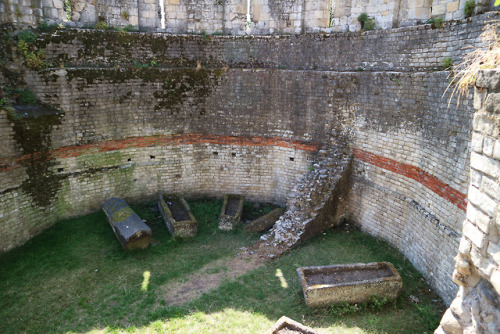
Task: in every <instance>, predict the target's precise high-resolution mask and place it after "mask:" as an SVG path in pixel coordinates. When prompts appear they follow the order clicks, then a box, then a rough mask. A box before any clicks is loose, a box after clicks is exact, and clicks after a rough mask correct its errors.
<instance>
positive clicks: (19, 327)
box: [0, 200, 444, 333]
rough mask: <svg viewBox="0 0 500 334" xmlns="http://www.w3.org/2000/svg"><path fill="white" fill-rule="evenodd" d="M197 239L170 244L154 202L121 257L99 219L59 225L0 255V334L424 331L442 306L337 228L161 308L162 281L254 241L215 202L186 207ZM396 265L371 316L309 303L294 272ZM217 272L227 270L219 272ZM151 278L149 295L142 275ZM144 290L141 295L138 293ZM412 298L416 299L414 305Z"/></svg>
mask: <svg viewBox="0 0 500 334" xmlns="http://www.w3.org/2000/svg"><path fill="white" fill-rule="evenodd" d="M190 205H191V208H192V211H193V213H194V215H195V216H196V218H197V220H198V223H199V234H198V236H197V237H195V238H193V239H190V240H176V239H172V238H171V237H170V236H169V235H168V233H167V231H166V229H165V226H164V225H163V222H162V221H161V220H160V219H159V213H158V212H157V211H156V210H155V208H154V205H153V204H152V203H146V204H140V205H135V206H133V208H134V210H136V212H137V213H138V214H139V216H141V217H142V218H143V219H145V220H146V221H147V223H148V224H149V225H150V227H151V228H152V231H153V238H154V242H153V244H152V246H150V247H149V248H148V249H147V250H144V251H137V252H132V253H125V252H123V251H122V249H121V247H120V245H119V243H118V241H117V240H116V239H115V236H114V234H113V232H112V230H111V228H110V227H109V225H108V223H107V222H106V219H105V216H104V214H103V213H102V212H97V213H94V214H91V215H88V216H84V217H80V218H77V219H72V220H67V221H61V222H59V223H58V224H56V225H55V226H54V227H53V228H51V229H49V230H47V231H45V232H44V233H42V234H41V235H39V236H38V237H36V238H34V239H32V240H31V241H29V242H28V243H27V244H26V245H24V246H23V247H20V248H18V249H15V250H13V251H11V252H9V253H7V254H4V255H2V256H0V266H1V267H2V270H1V272H0V282H1V283H0V318H1V319H4V320H3V321H2V322H0V332H2V333H18V332H28V333H66V332H88V331H93V330H95V331H98V330H100V329H102V330H104V331H109V332H144V331H151V332H182V333H188V332H193V333H200V332H207V333H208V332H210V333H214V332H219V333H239V332H241V333H256V332H262V331H265V330H267V329H269V328H270V327H271V325H272V324H273V323H274V322H275V321H276V320H277V319H278V318H280V317H281V316H283V315H286V316H288V317H290V318H292V319H294V320H297V321H299V322H302V323H304V324H306V325H308V326H311V327H315V328H321V329H322V330H321V332H325V333H327V332H353V333H354V332H359V333H364V332H369V333H371V332H373V333H402V332H404V333H423V332H429V333H430V332H432V330H433V329H434V328H435V327H437V325H438V322H439V319H440V316H441V314H442V312H444V306H443V304H442V302H441V301H440V299H439V298H438V297H437V296H436V295H435V294H434V293H433V292H432V291H430V290H429V287H428V286H427V285H426V283H425V282H424V281H423V279H422V278H421V276H420V274H419V273H418V272H417V271H416V270H415V269H414V268H413V267H412V265H411V264H410V263H409V262H408V261H407V260H406V259H405V258H404V257H403V256H402V255H400V254H399V253H398V252H397V251H396V250H395V249H393V248H392V247H390V246H388V245H387V244H385V243H384V242H381V241H378V240H376V239H374V238H372V237H370V236H367V235H365V234H363V233H361V232H359V231H357V230H346V229H344V228H336V229H334V230H331V231H329V232H328V233H327V234H324V235H320V236H319V237H316V238H314V239H312V240H310V241H308V242H307V243H305V244H304V245H302V246H301V247H299V248H298V249H295V250H293V251H292V252H290V253H288V254H286V255H284V256H282V257H281V258H280V259H277V260H275V261H273V262H270V263H267V264H266V265H264V266H262V267H260V268H257V269H255V270H253V271H251V272H249V273H248V274H246V275H243V276H241V277H239V278H238V279H236V280H235V281H231V282H229V281H225V282H223V284H222V285H221V286H220V287H219V288H218V289H217V290H214V291H212V292H209V293H207V294H205V295H203V296H202V297H201V298H199V299H197V300H194V301H192V302H190V303H188V304H186V305H183V306H179V307H173V306H172V307H171V306H168V305H165V303H164V298H165V294H168V291H164V288H163V287H164V286H165V283H167V282H169V281H171V280H175V279H182V277H187V276H188V275H189V274H190V273H193V272H196V271H197V270H199V269H200V268H202V267H203V266H204V265H206V264H208V263H210V262H213V261H215V260H218V259H221V258H224V257H231V256H234V255H235V254H236V253H237V252H238V250H239V248H241V247H244V246H249V245H251V244H252V243H253V242H254V241H255V240H256V239H257V238H258V236H255V235H251V236H248V235H245V234H243V233H242V232H241V231H237V232H235V233H223V232H219V231H218V230H217V219H218V215H219V212H220V208H221V206H222V203H221V201H212V200H198V201H190ZM372 261H389V262H392V263H393V264H394V265H395V266H396V268H397V269H398V271H399V272H400V274H401V275H402V277H403V283H404V286H403V293H402V295H401V296H400V297H399V298H398V300H397V301H396V302H395V303H390V304H389V305H386V306H384V307H382V308H381V309H380V310H377V311H376V312H373V311H366V310H365V311H360V312H356V311H352V310H351V311H349V312H347V311H346V312H343V311H342V310H340V312H339V309H332V308H323V309H315V310H312V309H309V308H307V307H306V306H305V303H304V300H303V295H302V290H301V288H300V284H299V281H298V278H297V275H296V273H295V269H296V268H297V267H299V266H309V265H328V264H335V263H351V262H372ZM221 270H225V269H224V268H221ZM145 272H149V273H150V277H149V282H148V284H147V289H144V286H145V284H144V281H145V278H144V274H145ZM144 290H145V291H144ZM410 295H413V296H415V297H417V298H418V299H420V300H421V303H419V304H415V303H413V302H411V301H410V298H409V297H410Z"/></svg>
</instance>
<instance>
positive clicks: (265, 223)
mask: <svg viewBox="0 0 500 334" xmlns="http://www.w3.org/2000/svg"><path fill="white" fill-rule="evenodd" d="M284 213H285V208H276V209H274V210H272V211H271V212H268V213H266V214H265V215H263V216H262V217H259V218H257V219H255V220H253V221H252V222H250V223H249V224H248V225H247V226H245V232H246V233H257V232H262V231H265V230H268V229H270V228H271V227H272V226H273V225H274V223H276V221H277V220H278V219H279V218H280V217H281V216H282V215H283V214H284Z"/></svg>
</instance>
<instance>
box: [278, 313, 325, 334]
mask: <svg viewBox="0 0 500 334" xmlns="http://www.w3.org/2000/svg"><path fill="white" fill-rule="evenodd" d="M289 333H291V334H317V332H316V331H314V329H312V328H310V327H307V326H304V325H302V324H301V323H300V322H297V321H295V320H292V319H290V318H288V317H285V316H283V317H281V318H279V320H278V321H277V322H276V323H275V324H274V325H273V327H272V328H271V334H289Z"/></svg>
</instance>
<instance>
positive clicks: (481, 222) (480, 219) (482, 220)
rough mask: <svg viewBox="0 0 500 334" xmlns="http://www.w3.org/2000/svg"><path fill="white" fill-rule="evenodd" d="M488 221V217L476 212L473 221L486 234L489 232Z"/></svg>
mask: <svg viewBox="0 0 500 334" xmlns="http://www.w3.org/2000/svg"><path fill="white" fill-rule="evenodd" d="M490 221H491V219H490V217H488V216H487V215H485V214H484V213H482V212H481V211H477V217H476V220H475V223H476V226H477V227H479V229H480V230H481V231H483V232H484V233H486V234H488V233H489V232H490Z"/></svg>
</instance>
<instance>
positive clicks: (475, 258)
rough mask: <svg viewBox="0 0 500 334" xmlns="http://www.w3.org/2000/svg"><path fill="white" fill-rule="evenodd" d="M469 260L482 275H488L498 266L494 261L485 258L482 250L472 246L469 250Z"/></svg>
mask: <svg viewBox="0 0 500 334" xmlns="http://www.w3.org/2000/svg"><path fill="white" fill-rule="evenodd" d="M471 260H472V263H473V264H474V265H475V266H476V268H477V270H478V271H479V273H480V274H481V275H483V276H486V277H490V276H491V274H492V273H493V271H494V270H495V268H497V267H498V266H497V265H496V263H495V262H493V261H492V260H490V259H487V258H486V257H485V256H484V255H483V251H480V250H478V249H476V248H474V247H473V248H472V251H471Z"/></svg>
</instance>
